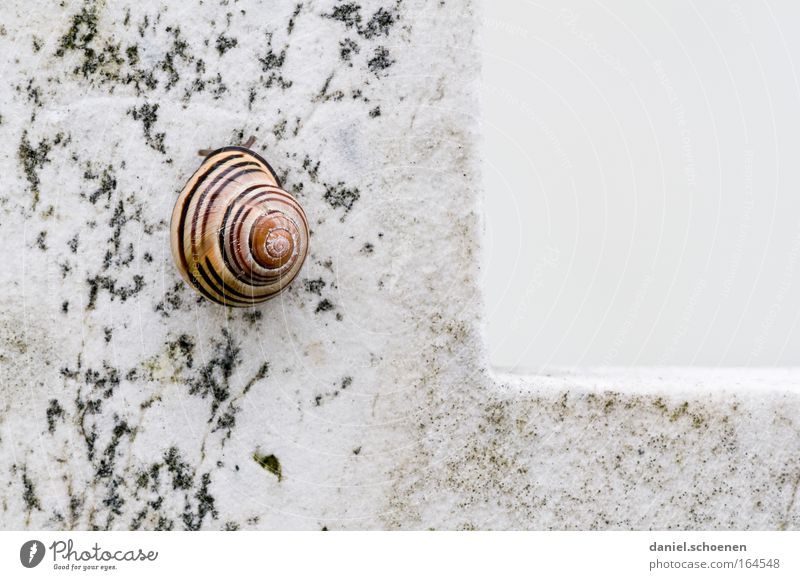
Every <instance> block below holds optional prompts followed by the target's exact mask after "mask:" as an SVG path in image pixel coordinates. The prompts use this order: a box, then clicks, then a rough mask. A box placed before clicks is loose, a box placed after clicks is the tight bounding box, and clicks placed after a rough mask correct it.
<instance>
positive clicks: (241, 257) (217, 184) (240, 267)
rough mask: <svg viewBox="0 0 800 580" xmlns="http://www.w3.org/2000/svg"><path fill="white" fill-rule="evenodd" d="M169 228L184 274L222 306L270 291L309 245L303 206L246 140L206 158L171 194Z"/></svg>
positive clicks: (255, 299)
mask: <svg viewBox="0 0 800 580" xmlns="http://www.w3.org/2000/svg"><path fill="white" fill-rule="evenodd" d="M170 235H171V246H172V255H173V258H174V259H175V264H176V266H177V267H178V270H179V271H180V273H181V275H182V276H183V278H184V279H185V280H186V281H187V282H188V283H189V284H190V285H191V286H192V287H193V288H195V289H196V290H197V291H198V292H200V294H202V295H203V296H205V297H206V298H208V299H209V300H213V301H214V302H217V303H219V304H224V305H226V306H251V305H253V304H256V303H259V302H263V301H265V300H269V299H270V298H273V297H275V296H277V295H278V294H279V293H280V292H281V291H282V290H283V289H284V288H286V286H287V285H288V284H289V283H290V282H291V281H292V280H293V279H294V277H295V276H297V273H298V272H299V271H300V268H301V267H302V265H303V261H304V260H305V258H306V254H307V252H308V237H309V232H308V222H307V220H306V215H305V212H304V211H303V208H302V207H300V205H299V204H298V203H297V201H296V200H295V199H294V197H292V196H291V195H290V194H288V193H287V192H286V191H284V190H283V189H281V186H280V183H279V181H278V178H277V177H276V176H275V172H274V171H273V170H272V168H271V167H270V166H269V164H268V163H267V162H266V161H265V160H264V159H263V158H262V157H261V156H260V155H258V154H257V153H255V152H254V151H251V150H250V149H248V148H246V147H224V148H222V149H217V150H216V151H213V152H211V153H210V154H209V155H208V156H207V157H206V158H205V160H204V161H203V163H202V164H201V165H200V167H199V168H198V169H197V171H195V173H194V175H192V177H191V178H190V179H189V181H187V182H186V185H185V186H184V188H183V190H182V191H181V193H180V195H179V196H178V201H177V202H176V203H175V209H174V210H173V212H172V222H171V224H170Z"/></svg>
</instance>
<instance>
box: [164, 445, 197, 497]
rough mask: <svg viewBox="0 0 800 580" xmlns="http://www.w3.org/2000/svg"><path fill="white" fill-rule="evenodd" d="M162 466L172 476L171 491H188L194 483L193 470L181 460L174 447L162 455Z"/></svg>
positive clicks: (178, 452)
mask: <svg viewBox="0 0 800 580" xmlns="http://www.w3.org/2000/svg"><path fill="white" fill-rule="evenodd" d="M164 465H165V466H166V468H167V473H168V474H169V475H170V476H172V489H190V488H191V487H192V484H193V483H194V470H193V469H192V467H191V466H190V465H189V464H188V463H187V462H185V461H184V460H183V458H182V457H181V454H180V451H178V448H177V447H175V446H172V447H170V448H169V449H168V450H167V451H166V452H165V453H164Z"/></svg>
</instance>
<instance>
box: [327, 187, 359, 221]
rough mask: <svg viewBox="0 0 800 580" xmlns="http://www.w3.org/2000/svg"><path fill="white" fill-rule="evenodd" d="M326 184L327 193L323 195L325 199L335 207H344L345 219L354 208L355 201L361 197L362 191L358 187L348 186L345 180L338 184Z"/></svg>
mask: <svg viewBox="0 0 800 580" xmlns="http://www.w3.org/2000/svg"><path fill="white" fill-rule="evenodd" d="M324 185H325V194H324V195H323V196H322V197H323V199H324V200H325V201H326V202H328V205H330V206H331V207H332V208H333V209H338V208H344V215H343V216H342V218H341V219H342V221H344V218H345V216H346V215H347V214H348V213H349V212H350V210H351V209H353V205H354V204H355V202H357V201H358V200H359V199H360V198H361V192H360V191H359V190H358V188H357V187H346V186H345V184H344V182H341V181H340V182H339V183H337V184H336V185H330V184H327V183H326V184H324Z"/></svg>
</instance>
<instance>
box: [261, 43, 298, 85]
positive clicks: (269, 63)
mask: <svg viewBox="0 0 800 580" xmlns="http://www.w3.org/2000/svg"><path fill="white" fill-rule="evenodd" d="M285 60H286V49H285V48H284V49H282V50H281V51H280V52H275V50H274V49H273V48H272V33H267V52H266V53H265V54H264V55H263V56H260V57H258V62H260V63H261V71H262V72H264V73H269V74H268V75H267V77H266V78H265V79H262V84H263V85H264V86H265V87H266V88H271V87H272V86H278V87H280V88H282V89H288V88H289V87H291V86H292V81H290V80H287V79H286V78H284V77H283V76H282V75H281V74H280V69H281V68H282V67H283V63H284V62H285Z"/></svg>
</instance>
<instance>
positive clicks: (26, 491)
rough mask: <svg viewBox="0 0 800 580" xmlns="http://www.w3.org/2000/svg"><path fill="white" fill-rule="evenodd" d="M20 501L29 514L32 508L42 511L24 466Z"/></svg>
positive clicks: (34, 488)
mask: <svg viewBox="0 0 800 580" xmlns="http://www.w3.org/2000/svg"><path fill="white" fill-rule="evenodd" d="M22 501H24V502H25V508H26V509H27V510H28V513H29V514H30V512H32V511H33V510H39V511H42V504H41V502H40V501H39V496H38V495H36V487H35V486H34V485H33V481H32V480H31V479H30V478H29V477H28V469H27V468H26V467H23V468H22Z"/></svg>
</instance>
